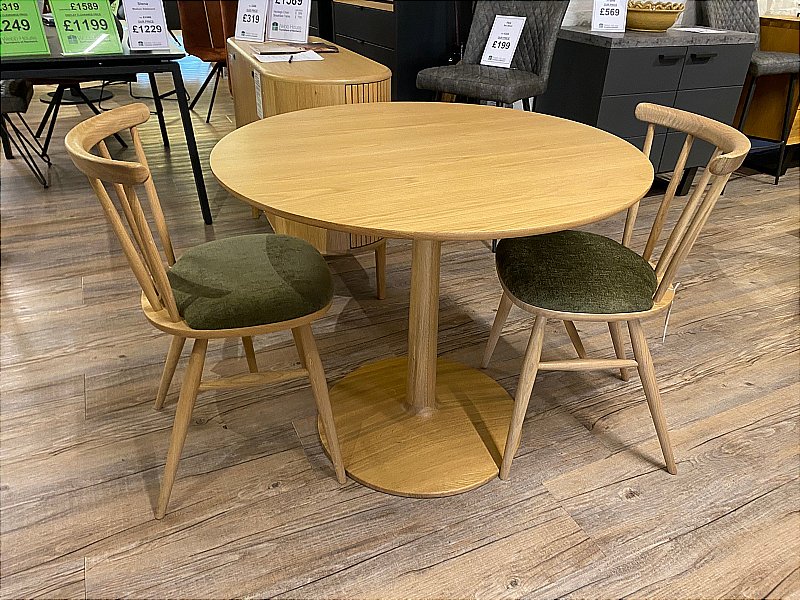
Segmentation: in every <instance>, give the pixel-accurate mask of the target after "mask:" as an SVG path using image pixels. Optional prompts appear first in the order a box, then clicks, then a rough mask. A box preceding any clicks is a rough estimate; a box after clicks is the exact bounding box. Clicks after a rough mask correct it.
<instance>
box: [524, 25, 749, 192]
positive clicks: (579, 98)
mask: <svg viewBox="0 0 800 600" xmlns="http://www.w3.org/2000/svg"><path fill="white" fill-rule="evenodd" d="M754 45H755V35H754V34H750V33H743V32H736V31H728V32H725V33H722V34H705V33H690V32H681V31H674V30H669V31H666V32H663V33H641V32H635V31H627V32H625V33H619V34H616V33H593V32H591V31H589V29H588V27H565V28H562V30H561V33H560V34H559V39H558V42H557V44H556V50H555V54H554V56H553V63H552V67H551V70H550V82H549V85H548V89H547V92H545V93H544V94H543V95H541V96H539V98H537V101H536V110H537V111H538V112H543V113H547V114H551V115H556V116H559V117H564V118H567V119H571V120H574V121H579V122H581V123H586V124H588V125H593V126H595V127H599V128H600V129H604V130H606V131H608V132H610V133H613V134H615V135H618V136H619V137H621V138H623V139H626V140H628V141H629V142H630V143H632V144H634V145H635V146H638V147H639V148H641V147H642V145H643V143H644V136H645V133H646V129H647V126H646V124H644V123H642V122H640V121H638V120H637V119H636V117H635V115H634V109H635V108H636V105H637V104H639V103H640V102H653V103H655V104H662V105H664V106H673V107H675V108H680V109H683V110H688V111H691V112H693V113H697V114H701V115H704V116H707V117H710V118H712V119H716V120H718V121H722V122H723V123H732V122H733V117H734V114H735V112H736V106H737V103H738V101H739V97H740V95H741V90H742V85H743V84H744V80H745V75H746V74H747V69H748V66H749V64H750V56H751V55H752V52H753V49H754ZM683 139H684V136H683V135H682V134H679V133H675V132H671V131H667V130H665V129H663V128H658V129H656V136H655V138H654V140H653V146H652V150H651V153H650V158H651V161H652V162H653V166H654V168H655V170H656V172H657V173H665V172H668V171H672V170H673V169H674V168H675V163H676V161H677V158H678V155H679V154H680V150H681V147H682V145H683ZM711 152H712V148H711V147H710V145H708V144H705V143H703V142H698V143H696V144H694V146H693V147H692V151H691V153H690V155H689V158H688V161H687V164H686V168H687V170H686V176H685V177H684V181H683V182H682V184H681V186H680V190H679V193H685V192H686V191H688V188H689V186H690V185H691V182H692V179H693V177H694V174H695V172H696V170H697V168H698V167H700V166H703V165H705V164H706V163H707V162H708V159H709V158H710V156H711Z"/></svg>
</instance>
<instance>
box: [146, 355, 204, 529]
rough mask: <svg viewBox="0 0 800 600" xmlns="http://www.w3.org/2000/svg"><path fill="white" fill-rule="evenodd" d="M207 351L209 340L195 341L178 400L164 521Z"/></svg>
mask: <svg viewBox="0 0 800 600" xmlns="http://www.w3.org/2000/svg"><path fill="white" fill-rule="evenodd" d="M206 348H208V340H199V339H198V340H195V341H194V346H193V347H192V355H191V356H190V357H189V367H188V368H187V369H186V375H184V377H183V383H182V384H181V395H180V397H179V398H178V408H177V409H176V411H175V422H174V423H173V425H172V436H171V437H170V440H169V451H168V452H167V462H166V464H165V465H164V480H163V481H162V482H161V492H160V493H159V495H158V507H157V508H156V519H163V518H164V515H165V514H166V513H167V504H169V497H170V494H171V493H172V485H173V484H174V483H175V473H177V471H178V463H179V462H180V460H181V452H183V444H184V442H186V434H187V433H188V432H189V422H190V421H191V419H192V410H193V409H194V403H195V400H197V389H198V388H199V387H200V379H201V378H202V376H203V364H204V363H205V360H206Z"/></svg>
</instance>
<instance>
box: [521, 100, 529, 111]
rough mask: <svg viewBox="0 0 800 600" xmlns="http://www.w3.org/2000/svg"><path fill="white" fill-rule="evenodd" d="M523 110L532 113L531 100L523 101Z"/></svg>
mask: <svg viewBox="0 0 800 600" xmlns="http://www.w3.org/2000/svg"><path fill="white" fill-rule="evenodd" d="M522 110H526V111H528V112H531V100H530V98H523V99H522Z"/></svg>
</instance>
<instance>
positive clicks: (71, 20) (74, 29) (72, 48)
mask: <svg viewBox="0 0 800 600" xmlns="http://www.w3.org/2000/svg"><path fill="white" fill-rule="evenodd" d="M50 8H52V9H53V17H54V18H55V20H56V31H58V39H59V41H60V42H61V50H62V52H63V53H64V54H122V44H121V43H120V41H119V35H118V34H117V25H116V22H115V21H114V16H113V14H112V12H111V5H110V4H109V3H108V0H97V2H71V1H70V0H50Z"/></svg>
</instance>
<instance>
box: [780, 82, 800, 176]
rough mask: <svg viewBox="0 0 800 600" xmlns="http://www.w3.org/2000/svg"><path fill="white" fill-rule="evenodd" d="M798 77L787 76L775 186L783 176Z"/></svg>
mask: <svg viewBox="0 0 800 600" xmlns="http://www.w3.org/2000/svg"><path fill="white" fill-rule="evenodd" d="M797 78H798V75H797V73H793V74H792V75H791V76H789V93H788V94H787V96H786V109H785V111H784V113H783V127H782V128H781V149H780V151H779V152H778V166H777V168H776V171H775V185H778V181H779V180H780V178H781V175H782V174H783V161H784V159H785V158H786V143H787V141H788V140H789V131H790V130H791V128H792V100H794V87H795V83H796V82H797Z"/></svg>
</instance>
